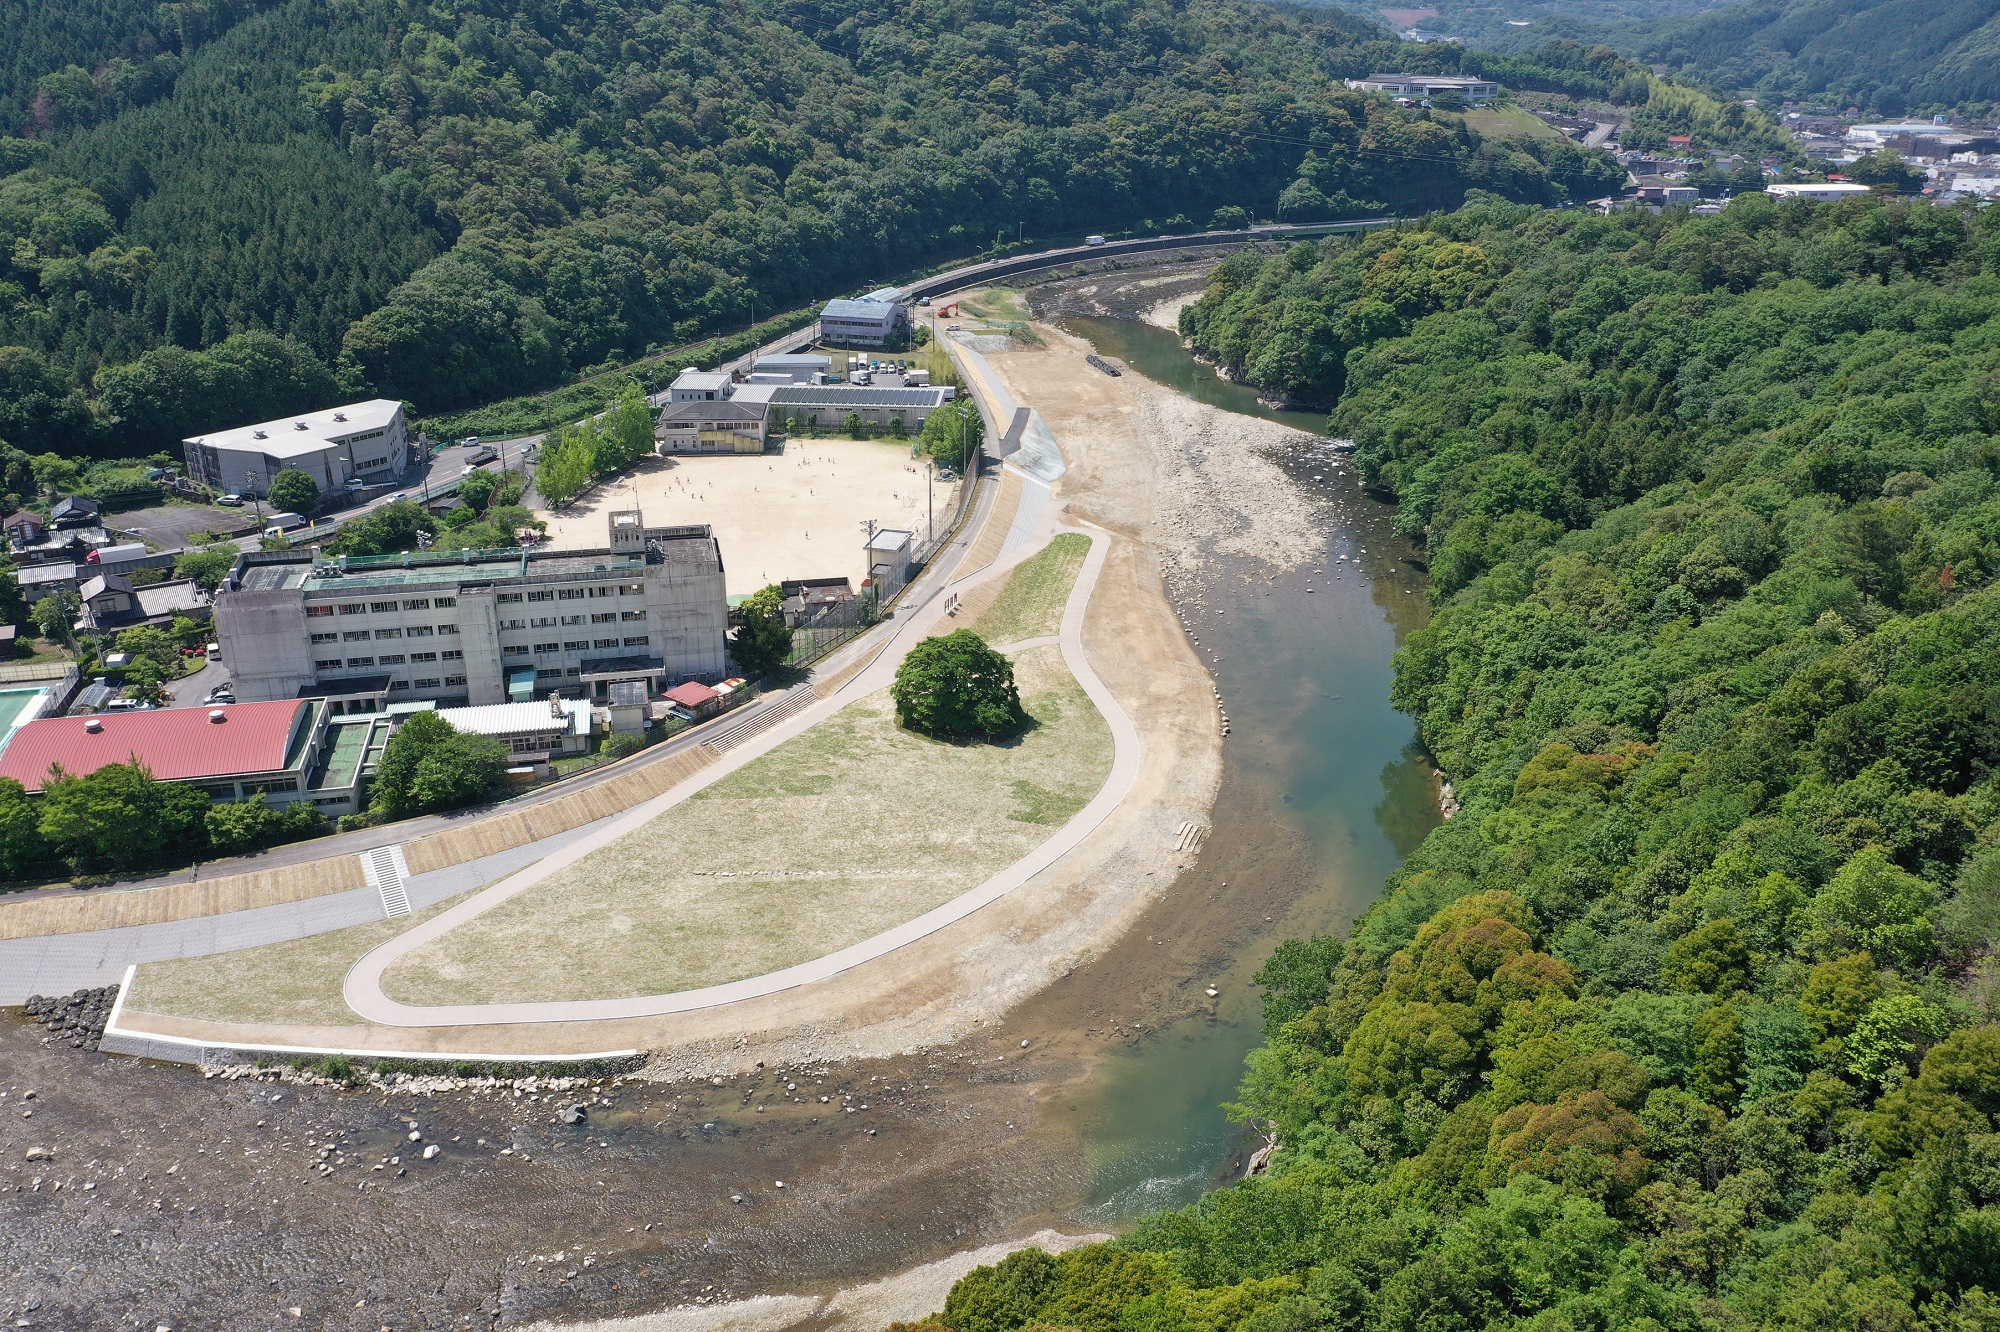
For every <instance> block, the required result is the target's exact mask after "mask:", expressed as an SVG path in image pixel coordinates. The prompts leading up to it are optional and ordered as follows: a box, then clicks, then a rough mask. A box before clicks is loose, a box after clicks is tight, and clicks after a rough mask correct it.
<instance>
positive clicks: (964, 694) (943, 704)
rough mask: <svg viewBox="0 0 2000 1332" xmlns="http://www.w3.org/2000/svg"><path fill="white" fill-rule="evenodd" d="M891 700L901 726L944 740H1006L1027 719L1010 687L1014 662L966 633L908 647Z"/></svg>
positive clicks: (942, 636)
mask: <svg viewBox="0 0 2000 1332" xmlns="http://www.w3.org/2000/svg"><path fill="white" fill-rule="evenodd" d="M889 696H890V697H891V698H893V699H895V701H896V713H897V715H898V717H900V718H901V720H902V722H903V724H904V725H905V726H908V727H910V728H912V729H913V730H918V731H923V732H925V733H927V734H929V735H934V736H939V737H942V738H947V739H971V738H973V737H979V738H983V739H986V740H999V739H1004V738H1005V737H1007V736H1011V735H1016V734H1018V733H1019V732H1020V731H1021V730H1022V729H1023V728H1025V727H1026V726H1027V725H1028V722H1029V720H1030V719H1029V717H1028V714H1027V713H1025V712H1023V711H1022V710H1021V694H1020V691H1019V690H1018V689H1016V688H1015V686H1014V663H1013V662H1011V661H1009V660H1007V657H1006V655H1005V654H1003V653H1000V652H996V651H994V650H993V649H992V648H991V647H989V646H987V643H986V640H985V639H983V638H981V637H980V636H979V635H978V634H976V633H974V632H973V631H972V630H970V629H959V630H957V631H955V632H953V633H949V634H942V635H939V636H936V637H932V638H926V639H925V640H923V641H922V642H921V643H918V644H917V645H916V646H915V647H913V648H911V649H910V651H909V655H907V656H906V657H904V658H903V663H902V665H900V666H898V667H897V668H896V679H895V681H894V683H892V684H891V685H890V686H889Z"/></svg>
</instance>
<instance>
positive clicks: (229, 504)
mask: <svg viewBox="0 0 2000 1332" xmlns="http://www.w3.org/2000/svg"><path fill="white" fill-rule="evenodd" d="M215 502H216V503H217V504H220V505H221V506H222V507H223V508H225V509H240V508H242V507H243V497H242V496H241V495H217V496H216V497H215Z"/></svg>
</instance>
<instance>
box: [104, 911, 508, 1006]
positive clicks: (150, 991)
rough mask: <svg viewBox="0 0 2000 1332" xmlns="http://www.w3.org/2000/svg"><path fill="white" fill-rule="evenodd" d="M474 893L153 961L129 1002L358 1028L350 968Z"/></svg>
mask: <svg viewBox="0 0 2000 1332" xmlns="http://www.w3.org/2000/svg"><path fill="white" fill-rule="evenodd" d="M467 895H468V894H464V893H462V894H460V895H459V896H458V897H454V898H451V899H450V900H448V901H444V902H439V903H438V904H437V905H435V906H431V907H427V908H425V909H424V910H422V911H418V912H416V913H414V914H412V915H409V916H402V917H398V918H397V919H395V920H371V921H369V922H368V923H367V924H365V925H350V926H348V927H347V928H346V929H344V930H330V931H328V932H327V933H325V934H315V935H313V936H312V937H311V938H308V939H291V940H287V941H286V942H284V943H276V944H265V945H263V946H262V947H259V948H242V949H238V950H237V951H235V952H233V953H212V954H210V955H209V956H207V957H188V958H180V959H178V960H176V961H172V962H148V963H146V964H145V965H144V966H142V967H140V968H139V970H138V973H137V974H136V975H135V976H134V977H133V979H132V992H131V994H130V995H128V996H127V997H126V1003H127V1004H128V1005H130V1006H131V1007H132V1008H134V1009H136V1010H139V1011H141V1012H146V1013H168V1014H172V1015H174V1016H177V1017H191V1018H202V1019H205V1020H207V1021H210V1022H282V1023H296V1024H301V1025H307V1026H346V1025H350V1024H351V1025H357V1026H358V1025H360V1023H361V1018H360V1016H359V1015H358V1014H357V1013H355V1011H354V1010H353V1009H351V1008H349V1007H348V1006H347V1001H346V1000H345V999H343V998H341V997H340V987H341V984H342V982H343V981H345V980H346V978H347V971H348V968H350V967H352V966H353V965H354V964H355V963H356V962H357V961H359V960H360V959H361V957H362V955H363V954H365V953H367V952H368V950H369V949H371V948H374V947H375V946H376V945H378V944H384V943H387V942H388V941H389V940H391V939H393V938H395V937H396V936H397V935H399V934H401V933H402V932H403V931H404V930H407V929H409V928H410V926H412V925H415V924H417V923H419V922H421V921H425V920H429V919H430V918H431V917H432V916H435V915H436V914H437V913H438V912H440V911H443V910H445V909H446V908H448V907H450V906H452V905H453V904H455V903H457V902H459V901H461V900H463V899H464V897H465V896H467Z"/></svg>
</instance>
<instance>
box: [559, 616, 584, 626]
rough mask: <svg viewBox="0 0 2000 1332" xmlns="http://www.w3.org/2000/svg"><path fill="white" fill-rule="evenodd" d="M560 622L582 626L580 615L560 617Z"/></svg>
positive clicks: (582, 620)
mask: <svg viewBox="0 0 2000 1332" xmlns="http://www.w3.org/2000/svg"><path fill="white" fill-rule="evenodd" d="M562 622H563V623H564V624H582V623H583V622H584V619H583V617H582V616H581V615H565V616H563V617H562Z"/></svg>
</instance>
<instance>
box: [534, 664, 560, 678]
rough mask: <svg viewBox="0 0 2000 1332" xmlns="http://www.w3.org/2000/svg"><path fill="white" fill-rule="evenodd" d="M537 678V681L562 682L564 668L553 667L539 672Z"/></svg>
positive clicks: (536, 673)
mask: <svg viewBox="0 0 2000 1332" xmlns="http://www.w3.org/2000/svg"><path fill="white" fill-rule="evenodd" d="M535 678H536V679H537V680H560V679H562V667H560V666H552V667H550V668H549V669H547V670H542V671H537V672H535Z"/></svg>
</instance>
